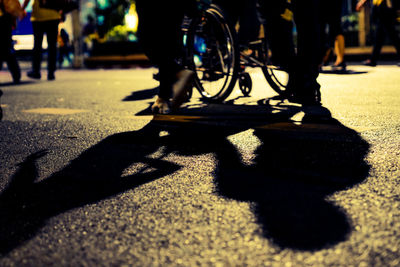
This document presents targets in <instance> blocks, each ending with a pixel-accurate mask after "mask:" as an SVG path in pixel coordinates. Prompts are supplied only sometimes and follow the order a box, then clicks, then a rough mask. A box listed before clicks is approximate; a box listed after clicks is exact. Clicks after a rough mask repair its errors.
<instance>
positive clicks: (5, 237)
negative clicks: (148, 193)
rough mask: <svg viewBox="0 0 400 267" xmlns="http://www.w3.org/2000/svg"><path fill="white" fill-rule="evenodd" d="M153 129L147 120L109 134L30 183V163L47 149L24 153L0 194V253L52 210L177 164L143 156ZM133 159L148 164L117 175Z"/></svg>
mask: <svg viewBox="0 0 400 267" xmlns="http://www.w3.org/2000/svg"><path fill="white" fill-rule="evenodd" d="M159 131H160V130H159V129H158V128H157V127H156V126H154V124H151V123H150V124H149V125H148V126H146V127H145V128H143V129H142V130H140V131H137V132H125V133H120V134H115V135H112V136H110V137H108V138H106V139H104V140H102V141H101V142H99V143H98V144H96V145H95V146H93V147H91V148H90V149H88V150H86V151H84V152H83V153H82V154H81V155H80V156H79V157H77V158H76V159H74V160H73V161H71V163H70V164H69V165H67V166H66V167H65V168H64V169H62V170H60V171H59V172H56V173H54V174H53V175H51V176H50V177H47V178H46V179H44V180H43V181H40V182H35V180H36V179H37V172H38V171H37V166H36V165H37V161H38V159H40V158H41V157H44V156H46V154H47V151H38V152H36V153H33V154H32V155H30V156H28V157H27V158H26V159H25V161H24V162H22V163H20V164H19V168H18V170H17V172H16V173H15V174H14V175H13V177H12V178H11V180H10V182H9V184H8V186H7V188H6V189H5V190H3V192H1V194H0V214H1V216H0V255H1V254H7V253H8V252H10V251H11V250H12V249H13V248H15V247H18V246H19V245H21V244H22V243H24V242H25V241H26V240H29V239H31V238H32V237H34V236H35V234H36V232H37V231H38V230H39V229H40V228H41V227H42V226H43V225H44V224H45V223H46V220H47V219H49V218H51V217H53V216H56V215H57V214H60V213H62V212H65V211H68V210H70V209H73V208H77V207H82V206H84V205H86V204H90V203H96V202H98V201H100V200H102V199H105V198H109V197H112V196H115V195H117V194H119V193H121V192H124V191H126V190H130V189H133V188H135V187H137V186H139V185H142V184H144V183H148V182H150V181H153V180H154V179H157V178H160V177H163V176H165V175H168V174H171V173H173V172H175V171H176V170H178V169H179V168H180V166H177V165H175V164H172V163H170V162H168V161H164V160H163V159H162V158H160V159H154V158H150V157H147V155H149V154H151V153H153V152H155V151H156V150H157V149H158V148H159V147H160V142H162V141H161V140H162V138H160V137H159ZM138 162H140V163H144V164H146V166H147V165H151V169H148V168H142V169H139V170H137V171H136V172H135V173H134V174H132V175H128V176H123V177H122V174H123V171H124V170H125V169H126V168H128V167H129V166H131V165H132V164H134V163H138Z"/></svg>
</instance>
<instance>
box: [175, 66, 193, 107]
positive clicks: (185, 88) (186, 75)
mask: <svg viewBox="0 0 400 267" xmlns="http://www.w3.org/2000/svg"><path fill="white" fill-rule="evenodd" d="M193 80H194V72H193V71H191V70H188V69H184V70H181V71H180V72H178V74H177V81H176V82H175V83H174V85H173V87H172V100H171V109H174V110H176V109H178V108H179V107H180V106H181V105H182V104H183V103H184V102H185V101H187V100H188V98H189V95H190V92H191V90H192V89H193Z"/></svg>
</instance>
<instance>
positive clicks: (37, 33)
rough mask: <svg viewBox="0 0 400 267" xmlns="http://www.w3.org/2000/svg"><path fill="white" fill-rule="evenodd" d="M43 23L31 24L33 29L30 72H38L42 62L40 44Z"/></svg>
mask: <svg viewBox="0 0 400 267" xmlns="http://www.w3.org/2000/svg"><path fill="white" fill-rule="evenodd" d="M42 24H43V22H35V21H33V22H32V28H33V51H32V71H34V72H40V68H41V62H42V43H43V35H44V28H43V25H42Z"/></svg>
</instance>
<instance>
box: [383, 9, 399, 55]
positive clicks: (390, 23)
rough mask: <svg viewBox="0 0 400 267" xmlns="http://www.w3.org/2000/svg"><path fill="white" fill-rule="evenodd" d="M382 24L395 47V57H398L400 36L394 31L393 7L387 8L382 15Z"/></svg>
mask: <svg viewBox="0 0 400 267" xmlns="http://www.w3.org/2000/svg"><path fill="white" fill-rule="evenodd" d="M383 24H384V26H385V30H386V33H387V34H388V36H389V38H390V40H391V41H392V43H393V45H394V47H395V48H396V51H397V57H398V59H400V38H399V35H398V33H397V31H396V13H395V11H394V10H393V9H389V8H388V9H387V15H386V16H385V17H384V20H383Z"/></svg>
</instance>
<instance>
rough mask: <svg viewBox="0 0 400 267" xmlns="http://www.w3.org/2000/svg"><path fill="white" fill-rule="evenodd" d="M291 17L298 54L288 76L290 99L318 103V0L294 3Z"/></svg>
mask: <svg viewBox="0 0 400 267" xmlns="http://www.w3.org/2000/svg"><path fill="white" fill-rule="evenodd" d="M292 2H293V8H294V9H293V10H294V18H295V22H296V26H297V33H298V34H297V42H298V46H297V55H296V59H295V61H294V62H293V64H294V65H293V66H292V68H291V73H290V74H289V85H288V87H289V90H290V91H291V92H292V94H293V97H292V100H293V101H294V102H298V103H301V104H318V103H319V102H320V90H319V89H320V85H319V84H318V82H317V78H318V75H319V65H320V62H321V60H322V47H323V46H322V30H321V27H322V24H321V17H320V16H321V15H322V14H321V10H320V6H319V4H320V2H319V0H295V1H292Z"/></svg>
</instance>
